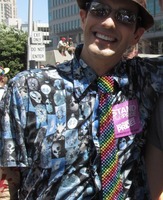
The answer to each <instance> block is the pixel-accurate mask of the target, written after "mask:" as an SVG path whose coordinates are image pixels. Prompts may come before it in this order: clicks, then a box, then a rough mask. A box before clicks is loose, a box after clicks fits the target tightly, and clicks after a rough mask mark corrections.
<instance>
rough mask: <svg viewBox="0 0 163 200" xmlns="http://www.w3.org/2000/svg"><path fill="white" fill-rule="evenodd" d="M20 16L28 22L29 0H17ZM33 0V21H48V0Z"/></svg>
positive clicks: (23, 20)
mask: <svg viewBox="0 0 163 200" xmlns="http://www.w3.org/2000/svg"><path fill="white" fill-rule="evenodd" d="M16 1H17V13H18V18H20V19H22V22H28V3H29V0H16ZM32 2H33V21H36V22H41V23H47V22H48V0H32Z"/></svg>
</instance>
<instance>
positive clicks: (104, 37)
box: [95, 33, 116, 42]
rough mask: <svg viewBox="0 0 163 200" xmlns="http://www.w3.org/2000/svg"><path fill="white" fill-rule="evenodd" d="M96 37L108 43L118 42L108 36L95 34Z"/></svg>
mask: <svg viewBox="0 0 163 200" xmlns="http://www.w3.org/2000/svg"><path fill="white" fill-rule="evenodd" d="M95 36H96V37H97V38H99V39H102V40H105V41H108V42H116V39H115V38H113V37H109V36H106V35H103V34H100V33H95Z"/></svg>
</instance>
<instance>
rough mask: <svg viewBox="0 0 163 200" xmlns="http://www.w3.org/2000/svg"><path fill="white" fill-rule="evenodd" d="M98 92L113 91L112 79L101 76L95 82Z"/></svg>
mask: <svg viewBox="0 0 163 200" xmlns="http://www.w3.org/2000/svg"><path fill="white" fill-rule="evenodd" d="M97 85H98V90H99V92H101V93H111V92H113V90H114V79H113V77H111V76H102V77H99V78H98V80H97Z"/></svg>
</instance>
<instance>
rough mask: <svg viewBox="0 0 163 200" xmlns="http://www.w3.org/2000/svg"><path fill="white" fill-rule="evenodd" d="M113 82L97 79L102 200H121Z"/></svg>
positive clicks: (109, 79) (108, 79)
mask: <svg viewBox="0 0 163 200" xmlns="http://www.w3.org/2000/svg"><path fill="white" fill-rule="evenodd" d="M113 86H114V80H113V78H112V77H110V76H103V77H99V78H98V89H99V95H100V102H99V112H100V151H101V179H102V196H103V200H122V199H123V194H122V182H121V179H120V170H119V165H118V155H117V151H116V141H115V137H114V125H113V119H112V100H113V98H112V95H110V94H111V93H113V89H114V87H113Z"/></svg>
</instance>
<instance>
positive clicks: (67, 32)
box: [48, 0, 83, 50]
mask: <svg viewBox="0 0 163 200" xmlns="http://www.w3.org/2000/svg"><path fill="white" fill-rule="evenodd" d="M48 13H49V27H50V39H51V44H50V48H49V50H52V49H56V48H57V44H58V41H59V39H60V37H63V36H64V37H66V38H69V37H71V38H72V39H73V42H74V43H75V44H77V43H80V42H82V39H83V38H82V29H81V24H80V18H79V8H78V6H77V3H76V0H55V1H54V0H48Z"/></svg>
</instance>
